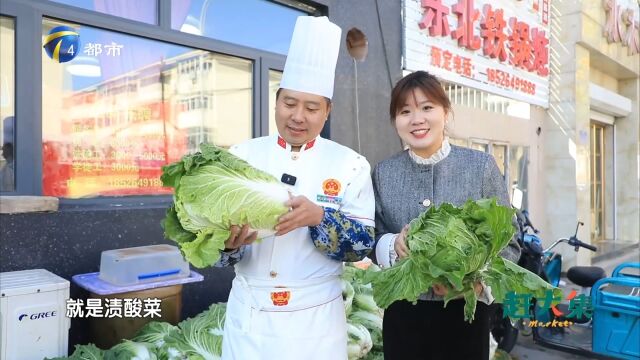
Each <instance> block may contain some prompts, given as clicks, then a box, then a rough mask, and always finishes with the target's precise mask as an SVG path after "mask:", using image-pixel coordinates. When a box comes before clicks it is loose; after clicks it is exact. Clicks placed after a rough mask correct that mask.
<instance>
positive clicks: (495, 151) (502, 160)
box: [491, 143, 507, 176]
mask: <svg viewBox="0 0 640 360" xmlns="http://www.w3.org/2000/svg"><path fill="white" fill-rule="evenodd" d="M491 148H492V149H491V155H493V158H494V159H496V164H497V165H498V169H500V173H501V174H502V176H505V172H504V170H505V169H506V168H507V145H504V144H496V143H492V144H491Z"/></svg>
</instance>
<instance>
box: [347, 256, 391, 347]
mask: <svg viewBox="0 0 640 360" xmlns="http://www.w3.org/2000/svg"><path fill="white" fill-rule="evenodd" d="M368 269H369V271H378V270H380V269H379V268H378V267H377V266H376V265H373V264H371V265H369V267H368ZM364 274H365V271H364V270H362V269H360V268H358V267H356V266H354V265H352V264H351V263H345V267H344V273H343V274H342V298H343V299H344V310H345V313H346V314H347V335H348V340H349V341H348V342H347V355H348V358H349V360H353V359H365V360H382V359H384V354H383V352H382V315H383V311H382V309H380V308H379V307H378V305H376V302H375V301H374V300H373V289H372V288H371V284H364V283H363V282H362V279H363V277H364Z"/></svg>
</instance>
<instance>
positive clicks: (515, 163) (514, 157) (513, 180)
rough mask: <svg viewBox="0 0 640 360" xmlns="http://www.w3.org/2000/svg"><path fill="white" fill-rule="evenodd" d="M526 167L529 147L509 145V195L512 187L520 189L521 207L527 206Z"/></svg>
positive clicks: (526, 207) (525, 207)
mask: <svg viewBox="0 0 640 360" xmlns="http://www.w3.org/2000/svg"><path fill="white" fill-rule="evenodd" d="M528 167H529V147H528V146H517V145H511V146H510V147H509V183H510V184H511V186H510V187H509V192H510V194H509V197H511V196H512V195H513V189H514V188H518V189H520V190H521V191H522V206H521V208H522V209H528V208H529V200H528V188H529V184H528V176H529V175H528V171H527V170H528Z"/></svg>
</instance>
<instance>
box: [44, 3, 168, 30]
mask: <svg viewBox="0 0 640 360" xmlns="http://www.w3.org/2000/svg"><path fill="white" fill-rule="evenodd" d="M51 1H54V2H57V3H61V4H66V5H71V6H76V7H79V8H83V9H87V10H93V11H97V12H101V13H103V14H109V15H114V16H119V17H123V18H126V19H131V20H136V21H141V22H144V23H147V24H157V23H158V20H157V19H158V16H157V14H158V2H157V0H51Z"/></svg>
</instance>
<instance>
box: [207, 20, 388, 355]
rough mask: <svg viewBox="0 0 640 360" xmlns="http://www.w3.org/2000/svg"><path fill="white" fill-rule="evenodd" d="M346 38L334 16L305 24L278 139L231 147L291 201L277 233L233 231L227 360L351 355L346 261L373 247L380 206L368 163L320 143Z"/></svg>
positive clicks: (227, 254) (225, 259)
mask: <svg viewBox="0 0 640 360" xmlns="http://www.w3.org/2000/svg"><path fill="white" fill-rule="evenodd" d="M340 36H341V30H340V28H339V27H338V26H337V25H335V24H333V23H331V22H330V21H329V20H328V19H327V18H326V17H311V16H303V17H299V18H298V19H297V22H296V26H295V30H294V33H293V38H292V40H291V45H290V48H289V53H288V55H287V61H286V64H285V68H284V72H283V75H282V81H281V83H280V89H279V90H278V93H277V97H276V110H275V114H276V115H275V116H276V123H277V127H278V134H277V135H273V136H266V137H261V138H256V139H252V140H249V141H247V142H244V143H242V144H239V145H236V146H233V147H231V149H230V151H231V152H232V153H233V154H235V155H237V156H239V157H241V158H243V159H245V160H246V161H248V162H249V163H250V164H251V165H252V166H254V167H256V168H259V169H261V170H263V171H266V172H268V173H270V174H271V175H273V176H275V177H276V178H278V179H281V181H282V182H283V183H285V184H286V186H288V187H289V189H290V192H291V194H292V195H291V196H292V197H291V199H290V200H289V201H288V202H287V203H286V205H287V206H288V207H290V209H291V211H290V212H289V213H287V214H285V215H283V216H282V217H281V218H280V220H279V223H278V225H277V226H276V229H275V230H276V231H277V232H276V235H275V236H270V237H267V238H263V239H261V241H259V242H254V240H255V238H256V234H255V233H254V232H251V231H250V230H249V229H248V227H247V226H246V225H245V226H242V225H243V224H238V226H233V227H232V228H231V231H232V235H231V237H230V238H229V239H228V240H227V242H226V243H225V247H226V249H225V250H224V251H222V258H221V260H220V261H219V262H218V263H217V264H216V265H217V266H229V265H235V271H236V278H235V279H234V280H233V285H232V289H231V293H230V295H229V301H228V304H227V315H226V322H225V329H224V338H223V346H222V353H223V355H222V357H223V359H226V360H229V359H234V360H258V359H281V360H282V359H296V360H300V359H303V360H313V359H318V360H334V359H346V358H347V334H346V319H345V313H344V305H343V301H342V296H341V293H342V290H341V283H340V274H341V273H342V266H343V265H342V262H343V261H357V260H360V259H362V258H363V257H364V256H366V255H367V254H368V253H369V251H370V250H371V248H372V247H373V243H374V211H375V207H374V196H373V189H372V185H371V177H370V165H369V163H368V162H367V160H366V159H365V158H364V157H363V156H361V155H359V154H357V153H356V152H354V151H353V150H351V149H349V148H347V147H344V146H342V145H339V144H337V143H335V142H333V141H330V140H327V139H324V138H322V137H320V131H321V130H322V127H323V126H324V123H325V122H326V121H327V117H328V115H329V112H330V111H331V97H332V95H333V80H334V74H335V66H336V61H337V58H338V51H339V48H340ZM334 121H340V119H336V120H334Z"/></svg>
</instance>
